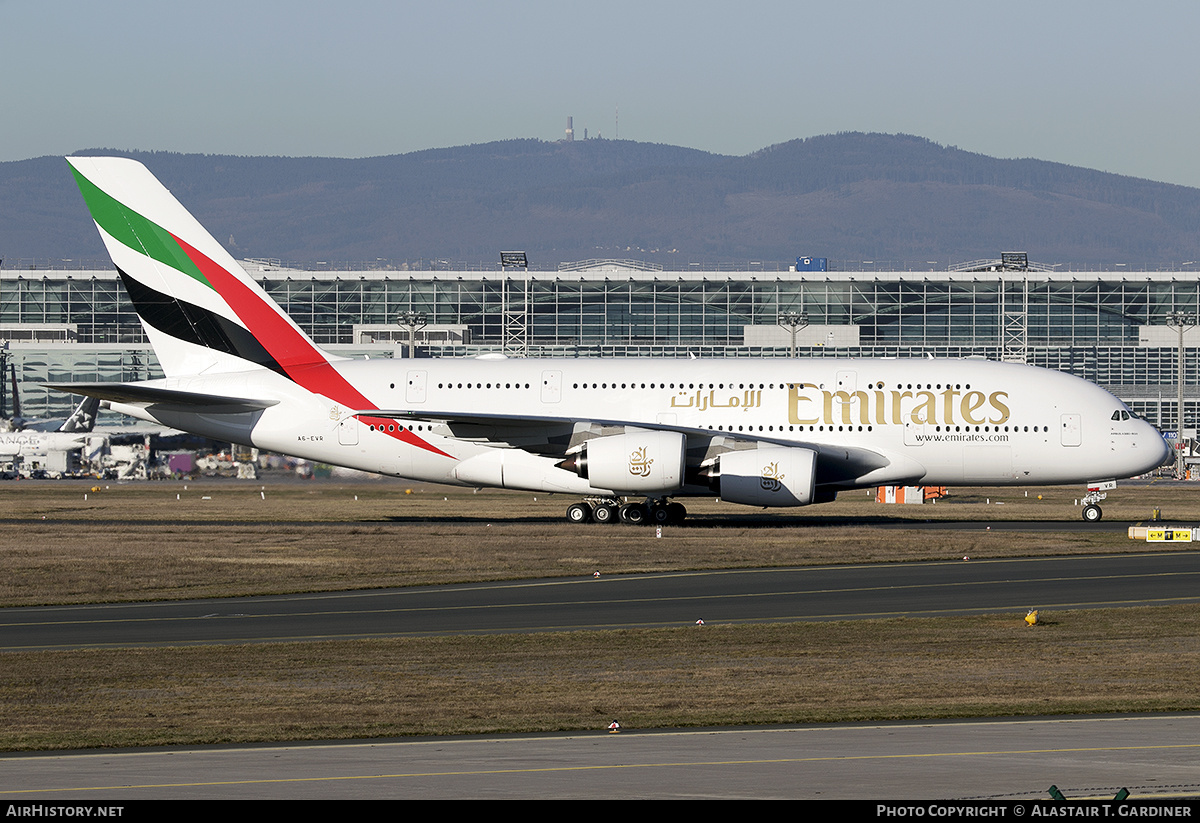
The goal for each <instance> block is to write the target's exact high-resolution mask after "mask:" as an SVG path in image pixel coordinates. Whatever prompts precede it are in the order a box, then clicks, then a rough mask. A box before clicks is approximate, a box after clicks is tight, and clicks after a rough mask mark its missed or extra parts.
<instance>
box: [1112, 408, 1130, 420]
mask: <svg viewBox="0 0 1200 823" xmlns="http://www.w3.org/2000/svg"><path fill="white" fill-rule="evenodd" d="M1131 417H1133V414H1131V413H1130V412H1127V411H1125V410H1124V409H1117V410H1116V411H1115V412H1113V413H1112V419H1113V420H1129V419H1130V418H1131Z"/></svg>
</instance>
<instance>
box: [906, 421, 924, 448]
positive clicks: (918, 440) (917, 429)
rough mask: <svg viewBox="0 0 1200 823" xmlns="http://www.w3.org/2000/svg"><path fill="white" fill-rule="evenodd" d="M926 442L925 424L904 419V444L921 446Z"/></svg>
mask: <svg viewBox="0 0 1200 823" xmlns="http://www.w3.org/2000/svg"><path fill="white" fill-rule="evenodd" d="M924 442H925V424H924V423H914V422H912V421H911V420H906V421H904V445H906V446H920V445H922V444H923V443H924Z"/></svg>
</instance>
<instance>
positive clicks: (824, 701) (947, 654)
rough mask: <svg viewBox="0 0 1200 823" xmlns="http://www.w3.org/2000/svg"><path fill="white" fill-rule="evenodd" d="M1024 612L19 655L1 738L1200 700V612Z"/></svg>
mask: <svg viewBox="0 0 1200 823" xmlns="http://www.w3.org/2000/svg"><path fill="white" fill-rule="evenodd" d="M1021 617H1022V616H1021V615H1009V616H988V617H970V618H955V619H937V620H923V619H920V620H918V619H909V620H881V621H848V622H841V623H797V624H791V625H758V626H717V625H709V626H705V627H703V628H699V627H691V628H683V629H652V630H639V631H616V632H579V633H570V634H562V633H560V634H542V635H497V636H488V637H447V638H417V639H395V640H372V641H351V642H329V643H306V644H272V645H257V646H232V647H193V648H175V649H130V650H122V651H111V650H91V651H78V652H30V653H18V654H6V655H5V656H4V664H5V665H4V666H3V668H2V669H0V749H6V750H16V749H31V748H63V747H70V748H79V747H94V746H131V745H154V744H168V743H176V744H181V743H216V742H239V741H252V740H297V739H336V738H352V737H385V736H394V735H410V734H452V733H494V732H515V731H526V732H529V731H550V730H561V729H583V730H589V729H590V730H595V731H601V730H602V729H603V728H604V727H605V726H606V725H607V724H608V723H609V722H611V721H613V720H617V721H619V722H620V723H621V724H622V725H623V726H624V727H625V728H627V729H638V728H650V727H675V726H697V725H730V724H759V723H799V722H832V721H840V720H877V719H894V718H928V717H974V716H988V715H992V716H995V715H1031V714H1056V713H1077V712H1106V711H1170V710H1180V709H1195V708H1196V707H1197V706H1200V680H1197V678H1196V677H1195V662H1196V659H1197V653H1198V652H1200V609H1197V608H1194V607H1182V606H1177V607H1164V608H1137V609H1121V610H1109V611H1078V612H1062V613H1058V614H1050V615H1044V622H1043V623H1042V624H1041V625H1039V626H1036V627H1032V628H1030V627H1026V626H1024V625H1023V623H1022V620H1021ZM1164 629H1166V631H1164Z"/></svg>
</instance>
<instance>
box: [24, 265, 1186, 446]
mask: <svg viewBox="0 0 1200 823" xmlns="http://www.w3.org/2000/svg"><path fill="white" fill-rule="evenodd" d="M250 273H251V276H253V277H254V278H255V279H256V280H257V281H258V282H259V283H260V284H261V285H262V287H263V288H264V289H265V290H266V292H267V293H268V294H269V295H270V296H271V297H272V298H274V299H275V300H276V301H277V302H279V303H280V305H282V306H283V307H284V309H285V310H286V311H287V312H288V314H289V315H290V316H291V317H292V318H293V319H294V320H295V321H296V322H297V323H298V324H299V325H300V326H301V327H302V328H303V329H304V330H305V331H306V332H308V333H309V334H310V335H311V336H312V337H313V339H314V340H316V341H317V342H318V343H320V344H322V345H326V346H333V347H336V348H337V349H339V350H343V351H345V352H349V353H370V354H371V355H372V356H376V357H378V356H402V355H403V354H404V352H405V349H404V347H403V346H400V345H397V344H395V343H391V342H389V343H387V344H373V343H370V342H369V341H365V340H363V339H355V327H358V326H371V327H378V328H393V329H396V330H397V334H395V335H393V336H392V339H394V340H396V341H400V340H406V339H407V337H406V335H407V332H401V331H400V327H399V326H397V318H398V317H399V315H400V314H401V313H403V312H420V313H422V314H423V315H424V321H425V323H427V324H428V328H434V327H438V326H446V327H448V326H455V327H465V328H466V329H468V330H469V340H470V343H469V344H466V345H464V344H461V343H456V344H453V345H452V344H449V343H446V344H431V345H425V346H422V347H421V351H420V353H421V354H422V355H428V356H436V357H451V356H471V355H475V354H479V353H483V352H494V351H499V350H501V349H507V350H509V351H510V352H512V353H520V354H527V355H529V356H600V357H617V356H661V357H686V356H688V355H689V354H693V355H696V356H718V357H725V356H749V357H780V356H787V354H788V349H789V343H790V339H789V333H788V332H787V331H785V330H784V329H782V328H780V327H779V325H778V320H779V317H780V315H782V314H784V313H786V312H796V313H802V314H803V315H804V317H805V319H806V320H807V324H808V330H806V333H801V334H800V335H798V337H797V355H798V356H802V357H821V356H840V357H925V356H928V355H932V356H934V357H969V356H984V357H990V358H994V359H1015V360H1024V361H1025V362H1028V363H1030V364H1033V365H1037V366H1043V367H1046V368H1051V369H1057V370H1060V371H1065V372H1070V373H1072V374H1076V375H1079V376H1080V377H1084V378H1086V379H1088V380H1092V381H1094V382H1096V383H1099V384H1100V385H1102V386H1105V387H1106V388H1108V389H1110V390H1111V391H1113V392H1114V393H1116V394H1117V395H1118V396H1120V397H1122V399H1124V400H1125V401H1126V402H1127V403H1129V404H1130V406H1131V408H1133V409H1134V411H1136V412H1138V413H1140V414H1143V415H1144V416H1146V417H1148V418H1149V419H1151V420H1152V421H1154V422H1156V423H1157V424H1158V425H1160V426H1161V427H1165V428H1173V427H1174V426H1175V425H1176V423H1177V421H1176V420H1175V416H1176V415H1175V396H1176V388H1175V384H1176V362H1177V360H1176V345H1177V339H1178V336H1177V333H1176V332H1175V331H1173V330H1170V329H1168V328H1167V318H1168V314H1169V313H1170V312H1176V311H1184V312H1200V281H1198V280H1197V278H1196V276H1195V275H1194V274H1184V273H1170V272H1127V273H1114V272H1097V273H1081V272H1072V273H1069V274H1066V273H1064V274H1056V273H1048V272H1032V271H1026V272H977V273H976V272H962V273H958V272H956V273H950V272H927V273H922V272H812V273H807V272H806V273H780V274H774V273H766V272H743V273H738V272H726V271H720V272H717V271H713V272H698V271H686V272H666V271H655V272H646V271H636V270H623V269H618V268H607V269H600V270H591V271H585V272H529V273H528V274H526V273H524V272H517V273H513V272H508V273H505V272H500V271H495V272H480V271H437V272H400V271H340V272H318V271H299V270H286V269H279V268H271V269H252V270H251V271H250ZM34 325H40V326H63V327H70V332H69V334H66V337H67V338H68V339H69V341H70V342H63V343H54V344H39V343H38V342H37V340H36V339H34V340H28V341H26V339H25V338H23V331H22V330H23V329H27V328H29V327H31V326H34ZM815 329H820V330H821V333H822V334H824V335H827V339H816V338H815V337H814V336H813V333H812V332H811V331H809V330H815ZM1194 334H1195V335H1196V340H1195V342H1193V340H1192V337H1191V335H1190V334H1189V335H1188V337H1187V338H1185V344H1186V345H1187V350H1186V356H1185V366H1186V369H1185V371H1186V375H1185V384H1186V394H1187V400H1188V404H1187V406H1186V408H1185V420H1184V424H1185V426H1188V427H1194V426H1195V425H1196V420H1197V412H1198V409H1197V408H1196V406H1197V404H1198V403H1200V396H1198V392H1197V389H1196V386H1197V383H1198V382H1200V381H1198V374H1197V366H1196V362H1195V353H1196V351H1195V348H1194V347H1195V346H1198V345H1200V332H1195V333H1194ZM0 337H5V338H7V339H9V340H10V341H11V342H10V348H9V353H8V360H9V362H11V363H12V364H13V365H15V366H16V367H17V370H18V379H19V383H20V386H21V400H22V406H23V408H22V412H23V414H24V415H25V416H27V417H36V416H43V415H52V414H61V413H63V411H64V409H65V408H66V407H68V406H69V405H70V402H71V401H70V399H69V398H65V397H63V396H60V395H58V394H57V393H52V392H48V391H46V390H44V389H40V388H39V387H38V386H39V384H40V383H43V382H68V381H71V380H132V379H145V378H146V377H154V376H158V371H157V364H156V362H155V361H154V358H153V353H152V352H150V350H149V348H148V347H147V346H146V340H145V335H144V334H143V332H142V329H141V325H140V323H139V322H138V319H137V316H136V315H135V314H134V312H133V308H132V306H131V305H130V303H129V301H128V299H127V298H126V296H125V293H124V289H123V287H122V286H121V284H120V282H119V280H118V279H117V277H116V275H115V273H112V272H107V271H70V272H63V271H23V272H10V271H6V272H3V273H2V275H0ZM514 341H516V342H515V343H514Z"/></svg>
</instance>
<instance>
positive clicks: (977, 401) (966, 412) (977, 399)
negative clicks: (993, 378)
mask: <svg viewBox="0 0 1200 823" xmlns="http://www.w3.org/2000/svg"><path fill="white" fill-rule="evenodd" d="M986 399H987V397H986V395H984V393H983V392H981V391H969V392H967V393H966V394H964V395H963V399H962V405H961V406H960V408H959V411H961V412H962V416H963V419H964V420H966V421H967V422H968V423H970V424H971V425H972V426H978V425H979V424H980V423H983V422H984V420H983V418H976V417H975V411H976V410H977V409H978V408H979V407H980V406H982V405H983V401H984V400H986Z"/></svg>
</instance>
